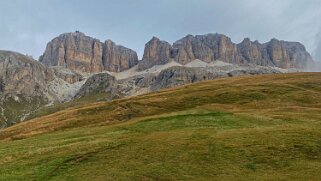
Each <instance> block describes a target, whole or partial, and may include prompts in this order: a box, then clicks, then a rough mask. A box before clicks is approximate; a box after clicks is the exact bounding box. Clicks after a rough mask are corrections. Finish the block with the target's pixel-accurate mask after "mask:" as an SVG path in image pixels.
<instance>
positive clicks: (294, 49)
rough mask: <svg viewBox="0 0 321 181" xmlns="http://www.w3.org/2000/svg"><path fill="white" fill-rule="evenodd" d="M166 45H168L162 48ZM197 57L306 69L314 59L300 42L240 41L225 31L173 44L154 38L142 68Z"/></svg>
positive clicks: (234, 62) (200, 58) (189, 36)
mask: <svg viewBox="0 0 321 181" xmlns="http://www.w3.org/2000/svg"><path fill="white" fill-rule="evenodd" d="M161 47H166V48H161ZM195 59H199V60H202V61H204V62H207V63H210V62H214V61H216V60H220V61H223V62H227V63H233V64H255V65H262V66H275V67H280V68H297V69H304V68H305V67H306V66H307V65H308V64H309V63H310V62H312V58H311V55H310V54H309V53H308V52H307V51H306V49H305V47H304V46H303V45H302V44H300V43H297V42H286V41H279V40H276V39H272V40H271V41H270V42H267V43H264V44H261V43H259V42H258V41H255V42H252V41H250V39H248V38H246V39H244V41H242V42H241V43H239V44H235V43H233V42H232V41H231V39H230V38H229V37H227V36H225V35H222V34H207V35H197V36H192V35H187V36H186V37H184V38H182V39H180V40H178V41H176V42H175V43H174V44H173V45H172V46H171V45H169V44H168V43H164V42H161V41H159V40H158V39H157V38H153V39H152V40H151V41H150V42H149V43H147V44H146V46H145V54H144V58H143V61H142V62H141V63H142V65H147V66H140V70H144V69H147V68H149V67H151V66H153V65H161V64H164V62H168V61H169V60H175V61H176V62H178V63H180V64H183V65H184V64H187V63H190V62H192V61H193V60H195Z"/></svg>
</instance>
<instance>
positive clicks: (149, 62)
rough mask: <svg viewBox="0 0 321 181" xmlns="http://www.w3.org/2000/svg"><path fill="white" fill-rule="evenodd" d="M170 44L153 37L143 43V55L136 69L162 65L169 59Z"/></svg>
mask: <svg viewBox="0 0 321 181" xmlns="http://www.w3.org/2000/svg"><path fill="white" fill-rule="evenodd" d="M171 49H172V46H171V45H170V44H169V43H168V42H165V41H161V40H160V39H158V38H156V37H153V38H152V39H151V40H150V41H149V42H148V43H146V45H145V50H144V56H143V59H142V61H140V62H139V65H138V70H145V69H148V68H150V67H152V66H154V65H163V64H166V63H167V62H169V61H170V60H171Z"/></svg>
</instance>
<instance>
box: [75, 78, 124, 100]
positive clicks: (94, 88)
mask: <svg viewBox="0 0 321 181" xmlns="http://www.w3.org/2000/svg"><path fill="white" fill-rule="evenodd" d="M101 93H104V94H105V95H106V98H108V99H115V98H117V97H118V96H119V94H118V90H117V84H116V78H115V77H113V76H112V75H109V74H108V73H99V74H95V75H93V76H91V77H90V78H88V79H87V81H86V82H85V84H84V85H83V86H82V87H81V88H80V90H79V92H78V93H77V94H76V96H75V98H81V97H84V96H88V95H91V96H94V97H95V96H97V95H99V94H101Z"/></svg>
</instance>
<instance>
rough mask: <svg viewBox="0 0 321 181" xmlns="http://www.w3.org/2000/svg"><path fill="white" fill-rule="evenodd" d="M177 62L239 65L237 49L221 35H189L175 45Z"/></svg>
mask: <svg viewBox="0 0 321 181" xmlns="http://www.w3.org/2000/svg"><path fill="white" fill-rule="evenodd" d="M173 49H174V50H173V51H174V52H175V53H173V55H174V57H173V58H175V60H176V61H177V62H179V63H181V64H187V63H189V62H191V61H193V60H195V59H199V60H202V61H204V62H207V63H209V62H212V61H215V60H221V61H224V62H229V63H238V62H239V58H238V54H237V47H236V45H235V44H234V43H232V41H231V39H230V38H228V37H227V36H225V35H221V34H208V35H197V36H192V35H188V36H186V37H184V38H182V39H181V40H178V41H177V42H175V43H174V45H173Z"/></svg>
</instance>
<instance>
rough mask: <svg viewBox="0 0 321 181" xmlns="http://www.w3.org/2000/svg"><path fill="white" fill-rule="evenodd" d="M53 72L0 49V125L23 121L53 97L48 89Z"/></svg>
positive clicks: (21, 56) (31, 60) (53, 76)
mask: <svg viewBox="0 0 321 181" xmlns="http://www.w3.org/2000/svg"><path fill="white" fill-rule="evenodd" d="M54 78H55V74H54V72H53V71H51V70H49V69H48V68H47V67H46V66H44V65H43V64H40V63H38V62H37V61H35V60H33V59H31V58H29V57H26V56H24V55H21V54H18V53H14V52H9V51H0V83H1V85H0V89H1V90H0V91H1V93H0V127H6V126H10V125H11V124H14V123H16V122H19V121H22V120H24V118H25V116H26V115H28V114H29V113H30V112H32V111H35V110H36V109H38V108H39V107H41V106H43V105H45V104H47V103H49V102H50V101H52V100H53V99H55V96H54V95H53V94H51V92H50V90H49V89H48V83H49V82H51V81H53V80H54Z"/></svg>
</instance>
